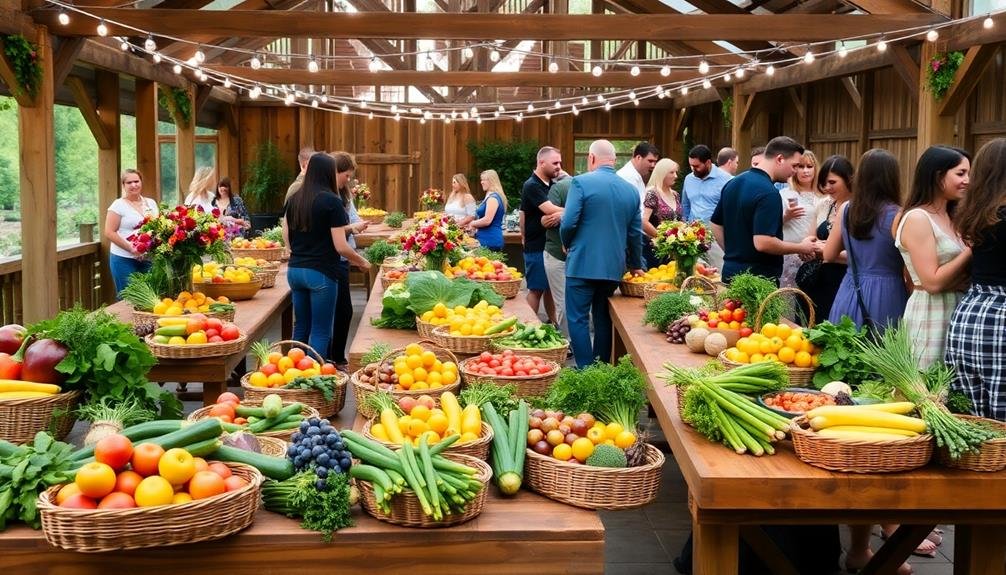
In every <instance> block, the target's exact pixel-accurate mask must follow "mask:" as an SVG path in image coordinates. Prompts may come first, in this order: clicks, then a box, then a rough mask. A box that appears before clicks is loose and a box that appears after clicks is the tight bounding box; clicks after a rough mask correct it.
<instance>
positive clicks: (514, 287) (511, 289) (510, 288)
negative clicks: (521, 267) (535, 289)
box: [478, 278, 523, 299]
mask: <svg viewBox="0 0 1006 575" xmlns="http://www.w3.org/2000/svg"><path fill="white" fill-rule="evenodd" d="M522 281H523V280H521V279H519V278H518V279H513V280H499V281H497V280H493V281H489V280H478V283H483V284H487V285H489V286H490V287H492V288H493V291H495V292H496V293H498V294H499V295H501V296H503V297H504V298H505V299H513V298H515V297H517V294H519V293H520V284H521V282H522Z"/></svg>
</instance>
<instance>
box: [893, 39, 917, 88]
mask: <svg viewBox="0 0 1006 575" xmlns="http://www.w3.org/2000/svg"><path fill="white" fill-rule="evenodd" d="M889 49H890V51H891V54H892V56H893V64H894V71H895V72H897V73H898V76H899V77H901V80H902V81H903V82H904V83H905V86H907V87H908V93H909V94H911V95H912V99H913V100H914V101H916V102H918V99H919V82H920V73H919V64H918V62H916V61H915V58H913V57H912V55H911V54H909V53H908V49H907V48H905V47H904V46H902V45H900V44H894V45H893V46H891V47H890V48H889Z"/></svg>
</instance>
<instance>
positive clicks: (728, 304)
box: [723, 299, 737, 311]
mask: <svg viewBox="0 0 1006 575" xmlns="http://www.w3.org/2000/svg"><path fill="white" fill-rule="evenodd" d="M723 307H724V308H726V309H728V310H730V311H733V310H735V309H737V304H736V303H735V302H734V300H732V299H728V300H727V301H726V302H725V303H724V304H723Z"/></svg>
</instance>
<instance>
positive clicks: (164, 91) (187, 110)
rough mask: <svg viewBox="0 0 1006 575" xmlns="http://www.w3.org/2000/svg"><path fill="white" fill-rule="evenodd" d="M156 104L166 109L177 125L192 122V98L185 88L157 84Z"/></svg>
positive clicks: (186, 124)
mask: <svg viewBox="0 0 1006 575" xmlns="http://www.w3.org/2000/svg"><path fill="white" fill-rule="evenodd" d="M157 104H158V105H159V106H160V107H162V108H164V109H165V110H167V111H168V113H169V114H171V117H172V118H173V119H174V120H175V123H176V124H178V125H179V126H182V127H185V126H188V125H189V124H191V123H192V99H191V98H189V93H188V92H186V91H185V90H183V89H181V88H172V87H168V86H161V85H158V86H157Z"/></svg>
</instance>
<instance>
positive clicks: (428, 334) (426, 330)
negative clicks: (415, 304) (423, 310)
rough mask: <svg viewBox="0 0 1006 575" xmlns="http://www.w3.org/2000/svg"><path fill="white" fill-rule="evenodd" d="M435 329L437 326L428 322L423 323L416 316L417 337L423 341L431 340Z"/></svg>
mask: <svg viewBox="0 0 1006 575" xmlns="http://www.w3.org/2000/svg"><path fill="white" fill-rule="evenodd" d="M435 327H437V326H436V325H434V324H432V323H430V322H428V321H423V320H421V319H419V316H416V331H417V332H418V333H419V337H421V338H423V339H432V338H433V328H435Z"/></svg>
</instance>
